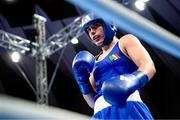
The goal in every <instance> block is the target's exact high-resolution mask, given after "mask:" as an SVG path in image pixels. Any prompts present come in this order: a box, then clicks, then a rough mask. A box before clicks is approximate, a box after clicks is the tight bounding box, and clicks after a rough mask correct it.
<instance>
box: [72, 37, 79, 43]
mask: <svg viewBox="0 0 180 120" xmlns="http://www.w3.org/2000/svg"><path fill="white" fill-rule="evenodd" d="M71 43H72V44H78V43H79V40H78V39H77V38H76V37H74V38H72V39H71Z"/></svg>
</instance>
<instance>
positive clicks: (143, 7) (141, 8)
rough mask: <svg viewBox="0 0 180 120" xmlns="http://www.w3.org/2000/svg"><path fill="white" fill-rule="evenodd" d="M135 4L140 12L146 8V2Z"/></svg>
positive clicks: (138, 0) (141, 0) (138, 1)
mask: <svg viewBox="0 0 180 120" xmlns="http://www.w3.org/2000/svg"><path fill="white" fill-rule="evenodd" d="M134 4H135V6H136V8H137V9H138V10H140V11H143V10H144V9H145V7H146V4H145V1H143V0H137V1H136V2H135V3H134Z"/></svg>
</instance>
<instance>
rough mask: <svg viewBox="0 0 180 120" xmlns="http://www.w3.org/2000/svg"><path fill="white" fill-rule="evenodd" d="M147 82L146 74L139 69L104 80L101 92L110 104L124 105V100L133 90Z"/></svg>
mask: <svg viewBox="0 0 180 120" xmlns="http://www.w3.org/2000/svg"><path fill="white" fill-rule="evenodd" d="M147 82H148V76H147V75H146V74H144V73H143V72H141V71H135V72H133V73H132V74H123V75H120V76H117V77H113V78H111V79H110V80H106V81H104V83H103V85H102V88H101V90H102V94H103V96H104V99H105V100H106V101H107V102H109V103H110V104H112V105H116V106H119V107H124V106H125V105H126V100H127V98H128V97H129V95H131V94H132V93H133V92H135V91H136V90H137V89H140V88H141V87H143V86H144V85H145V84H146V83H147Z"/></svg>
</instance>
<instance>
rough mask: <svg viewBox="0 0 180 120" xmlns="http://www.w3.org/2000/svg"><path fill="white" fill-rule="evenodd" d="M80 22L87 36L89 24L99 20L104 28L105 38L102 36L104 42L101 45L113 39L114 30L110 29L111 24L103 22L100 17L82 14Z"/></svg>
mask: <svg viewBox="0 0 180 120" xmlns="http://www.w3.org/2000/svg"><path fill="white" fill-rule="evenodd" d="M81 22H82V28H83V30H84V31H85V32H86V34H87V35H88V36H89V34H88V31H87V28H88V27H89V26H90V25H92V24H93V23H95V22H99V23H101V24H102V26H103V28H104V34H105V38H104V42H103V45H102V46H104V45H108V44H110V43H111V41H112V40H113V37H114V35H115V31H114V30H113V29H112V27H111V25H110V24H108V23H107V22H105V21H104V20H103V19H102V18H97V17H95V16H94V15H93V14H89V15H86V16H84V17H83V18H82V21H81Z"/></svg>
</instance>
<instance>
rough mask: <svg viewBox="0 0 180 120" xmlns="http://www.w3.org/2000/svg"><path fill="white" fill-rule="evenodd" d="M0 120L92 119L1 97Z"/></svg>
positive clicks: (16, 99)
mask: <svg viewBox="0 0 180 120" xmlns="http://www.w3.org/2000/svg"><path fill="white" fill-rule="evenodd" d="M0 119H4V120H5V119H7V120H11V119H16V120H19V119H20V120H24V119H25V120H26V119H28V120H32V119H33V120H44V119H45V120H89V119H90V117H88V116H86V115H82V114H79V113H76V112H72V111H67V110H64V109H60V108H55V107H51V106H42V105H39V104H37V103H33V102H29V101H25V100H22V99H19V98H14V97H10V96H4V95H0Z"/></svg>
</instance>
